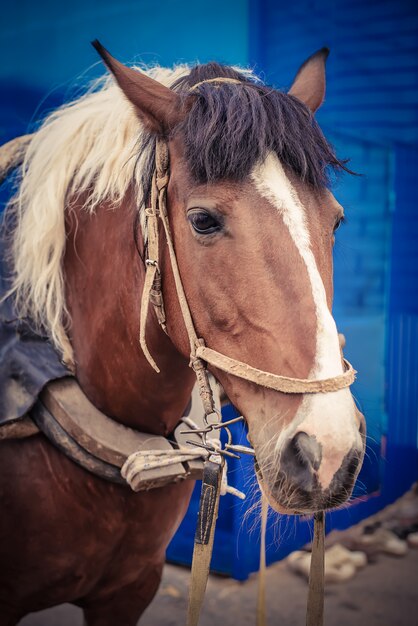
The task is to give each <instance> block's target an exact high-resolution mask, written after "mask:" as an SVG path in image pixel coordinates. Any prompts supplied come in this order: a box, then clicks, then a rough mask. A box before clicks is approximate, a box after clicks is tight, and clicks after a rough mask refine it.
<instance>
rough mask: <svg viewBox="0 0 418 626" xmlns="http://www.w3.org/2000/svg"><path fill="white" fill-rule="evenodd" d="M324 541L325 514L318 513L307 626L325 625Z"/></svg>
mask: <svg viewBox="0 0 418 626" xmlns="http://www.w3.org/2000/svg"><path fill="white" fill-rule="evenodd" d="M324 540H325V513H324V511H318V513H315V514H314V538H313V542H312V555H311V567H310V570H309V590H308V604H307V609H306V626H322V624H323V623H324V552H325V550H324Z"/></svg>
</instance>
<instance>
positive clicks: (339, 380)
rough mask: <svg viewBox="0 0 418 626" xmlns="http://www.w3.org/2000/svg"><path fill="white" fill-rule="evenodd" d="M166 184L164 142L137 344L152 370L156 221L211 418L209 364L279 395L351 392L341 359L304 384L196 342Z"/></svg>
mask: <svg viewBox="0 0 418 626" xmlns="http://www.w3.org/2000/svg"><path fill="white" fill-rule="evenodd" d="M168 182H169V154H168V146H167V143H166V142H165V141H164V140H161V139H157V145H156V152H155V172H154V175H153V179H152V188H151V206H150V207H149V208H147V209H146V211H145V214H146V225H147V232H148V243H147V245H148V253H147V256H148V258H147V259H146V261H145V263H146V276H145V283H144V288H143V292H142V301H141V319H140V344H141V348H142V350H143V352H144V354H145V356H146V358H147V360H148V362H149V363H150V365H151V366H152V367H153V368H154V369H155V371H156V372H159V371H160V370H159V369H158V366H157V364H156V363H155V361H154V359H153V357H152V355H151V354H150V351H149V349H148V346H147V342H146V337H145V329H146V321H147V316H148V308H149V303H150V302H152V303H153V305H154V308H155V310H156V313H157V318H158V321H159V323H160V324H161V326H162V327H163V329H164V330H165V332H167V331H166V326H165V313H164V304H163V297H162V292H161V274H160V268H159V243H158V241H159V240H158V218H160V219H161V222H162V224H163V228H164V232H165V237H166V241H167V246H168V251H169V255H170V263H171V269H172V272H173V276H174V281H175V286H176V292H177V298H178V301H179V304H180V309H181V313H182V316H183V321H184V325H185V327H186V330H187V335H188V338H189V343H190V367H192V368H193V370H194V372H195V374H196V378H197V382H198V385H199V392H200V395H201V398H202V402H203V406H204V410H205V413H206V415H210V414H211V413H213V412H215V407H214V403H213V398H212V392H211V390H210V385H209V382H208V378H207V369H206V367H207V364H208V363H209V364H210V365H213V367H215V368H217V369H219V370H222V371H223V372H226V373H227V374H232V375H233V376H237V377H238V378H242V379H244V380H247V381H248V382H251V383H254V384H256V385H260V386H262V387H266V388H268V389H273V390H274V391H280V392H282V393H300V394H304V393H329V392H332V391H338V390H340V389H344V388H345V387H349V386H350V385H352V384H353V382H354V380H355V375H356V371H355V370H354V369H353V367H352V365H351V364H350V363H349V362H348V361H347V360H346V359H343V363H344V370H345V371H344V372H343V374H340V375H338V376H334V377H332V378H323V379H314V380H308V379H304V378H292V377H289V376H280V375H278V374H273V373H271V372H265V371H263V370H259V369H257V368H255V367H252V366H251V365H248V364H247V363H242V362H241V361H237V360H236V359H233V358H231V357H229V356H226V355H224V354H221V353H220V352H218V351H217V350H213V349H212V348H209V347H208V346H206V344H205V341H204V339H202V338H200V337H198V335H197V332H196V329H195V326H194V323H193V318H192V314H191V311H190V307H189V304H188V302H187V298H186V294H185V292H184V287H183V283H182V280H181V276H180V271H179V267H178V263H177V258H176V253H175V250H174V244H173V237H172V234H171V229H170V224H169V221H168V214H167V187H168Z"/></svg>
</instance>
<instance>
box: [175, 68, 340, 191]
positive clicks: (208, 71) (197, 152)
mask: <svg viewBox="0 0 418 626" xmlns="http://www.w3.org/2000/svg"><path fill="white" fill-rule="evenodd" d="M219 77H226V78H233V79H235V80H239V81H241V84H240V85H238V84H236V83H227V82H224V83H203V84H202V85H199V86H198V87H197V89H196V90H195V91H193V92H192V93H194V94H196V99H195V102H194V104H193V106H192V108H191V110H190V113H189V114H188V115H187V117H186V119H185V120H184V122H183V123H182V124H181V126H180V127H179V128H178V131H179V132H181V134H182V135H183V137H184V140H185V147H186V159H187V161H188V165H189V167H190V170H191V172H192V174H193V176H194V178H195V179H196V181H198V182H199V183H206V182H210V181H216V180H220V179H231V180H235V181H239V180H242V179H244V178H245V177H246V176H248V174H249V173H250V171H251V169H252V168H253V166H254V165H255V164H256V163H257V162H258V161H260V160H262V159H263V158H265V156H266V155H267V153H268V152H270V151H273V152H275V153H276V154H277V156H278V157H279V159H280V161H281V162H282V163H283V164H284V165H287V166H288V167H289V168H290V169H291V170H293V172H295V174H296V175H297V176H299V177H300V178H301V179H302V180H304V181H306V182H308V183H310V184H311V185H313V186H314V187H323V186H325V185H327V184H328V173H327V170H328V168H329V167H330V166H331V167H333V168H337V169H345V167H344V164H343V163H342V162H341V161H339V160H338V159H337V157H336V155H335V152H334V150H333V149H332V147H331V146H330V144H329V143H328V142H327V140H326V139H325V137H324V135H323V134H322V132H321V129H320V128H319V126H318V124H317V122H316V121H315V119H314V117H313V115H312V113H311V112H310V110H309V109H308V108H307V107H306V106H305V105H304V104H303V103H302V102H301V101H300V100H298V99H297V98H294V97H293V96H290V95H288V94H286V93H283V92H281V91H277V90H275V89H272V88H270V87H267V86H265V85H263V84H262V83H260V82H257V79H255V78H254V79H251V78H250V79H249V78H247V77H246V76H245V75H244V74H242V73H240V72H238V71H236V70H234V69H233V68H231V67H227V66H224V65H220V64H218V63H207V64H205V65H198V66H196V67H194V68H193V69H192V70H191V72H190V74H189V75H188V76H186V77H184V78H181V79H180V80H178V81H177V83H176V84H175V85H174V86H173V89H176V90H178V91H179V92H180V93H183V94H185V95H188V93H189V90H190V88H191V87H193V85H196V84H197V83H200V82H201V81H204V80H208V79H211V78H219Z"/></svg>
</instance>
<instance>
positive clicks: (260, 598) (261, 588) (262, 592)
mask: <svg viewBox="0 0 418 626" xmlns="http://www.w3.org/2000/svg"><path fill="white" fill-rule="evenodd" d="M268 509H269V505H268V500H267V498H266V496H265V495H264V493H262V494H261V533H260V535H261V537H260V567H259V569H258V594H257V626H266V624H267V620H266V530H267V515H268Z"/></svg>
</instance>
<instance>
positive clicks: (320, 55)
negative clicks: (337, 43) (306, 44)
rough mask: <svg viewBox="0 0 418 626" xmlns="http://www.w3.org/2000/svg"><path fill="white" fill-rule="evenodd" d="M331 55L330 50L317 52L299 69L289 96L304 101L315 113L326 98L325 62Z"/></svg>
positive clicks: (324, 49) (322, 49) (325, 49)
mask: <svg viewBox="0 0 418 626" xmlns="http://www.w3.org/2000/svg"><path fill="white" fill-rule="evenodd" d="M328 55H329V49H328V48H321V50H318V52H315V54H313V55H312V56H310V57H309V59H306V61H305V63H304V64H303V65H302V66H301V67H300V68H299V71H298V73H297V74H296V77H295V80H294V81H293V84H292V86H291V88H290V89H289V92H288V93H289V94H290V95H292V96H295V97H296V98H299V100H302V102H304V103H305V104H306V106H308V107H309V108H310V110H311V111H312V113H315V111H316V110H317V109H319V107H320V106H321V104H322V103H323V101H324V98H325V62H326V60H327V58H328Z"/></svg>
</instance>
